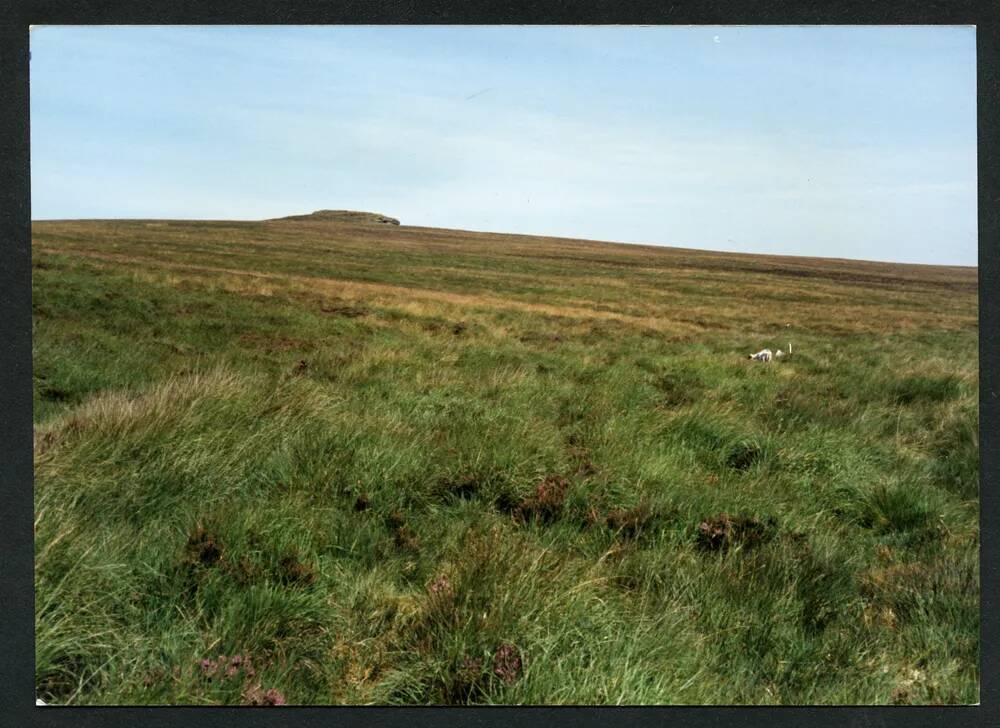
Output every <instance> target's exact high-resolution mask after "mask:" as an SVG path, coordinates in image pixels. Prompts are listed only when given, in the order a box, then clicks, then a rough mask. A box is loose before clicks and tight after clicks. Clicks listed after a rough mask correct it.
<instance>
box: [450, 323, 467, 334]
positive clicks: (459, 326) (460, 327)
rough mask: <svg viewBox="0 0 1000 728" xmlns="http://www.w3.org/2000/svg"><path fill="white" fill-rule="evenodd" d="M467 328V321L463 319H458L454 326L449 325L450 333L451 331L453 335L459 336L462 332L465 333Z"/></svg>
mask: <svg viewBox="0 0 1000 728" xmlns="http://www.w3.org/2000/svg"><path fill="white" fill-rule="evenodd" d="M468 328H469V325H468V324H467V323H465V322H464V321H459V322H458V323H456V324H455V325H454V326H452V327H451V333H453V334H454V335H455V336H461V335H462V334H464V333H465V331H466V329H468Z"/></svg>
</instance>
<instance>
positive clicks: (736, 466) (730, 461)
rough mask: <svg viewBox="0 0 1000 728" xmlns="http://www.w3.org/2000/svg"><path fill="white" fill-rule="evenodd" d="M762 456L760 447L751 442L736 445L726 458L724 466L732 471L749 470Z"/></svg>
mask: <svg viewBox="0 0 1000 728" xmlns="http://www.w3.org/2000/svg"><path fill="white" fill-rule="evenodd" d="M762 456H763V452H762V451H761V449H760V447H759V446H758V445H757V444H756V443H753V442H748V441H743V442H738V443H736V444H735V445H734V446H733V447H732V449H731V450H730V451H729V455H728V456H727V457H726V465H727V466H729V467H730V468H732V469H733V470H741V471H742V470H749V469H750V468H751V467H752V466H753V465H754V463H756V462H757V461H759V460H760V459H761V457H762Z"/></svg>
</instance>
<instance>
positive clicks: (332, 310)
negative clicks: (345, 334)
mask: <svg viewBox="0 0 1000 728" xmlns="http://www.w3.org/2000/svg"><path fill="white" fill-rule="evenodd" d="M319 310H320V311H322V312H323V313H329V314H334V315H336V316H343V317H345V318H358V317H360V316H367V315H368V314H369V313H371V312H370V311H369V310H368V309H367V308H363V307H361V306H349V305H346V304H334V305H321V306H320V307H319Z"/></svg>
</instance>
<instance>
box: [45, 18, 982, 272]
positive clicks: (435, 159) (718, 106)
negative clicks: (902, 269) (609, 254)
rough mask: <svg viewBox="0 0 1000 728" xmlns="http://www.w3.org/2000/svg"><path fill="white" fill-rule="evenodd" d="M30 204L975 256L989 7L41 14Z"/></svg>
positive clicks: (895, 257)
mask: <svg viewBox="0 0 1000 728" xmlns="http://www.w3.org/2000/svg"><path fill="white" fill-rule="evenodd" d="M31 55H32V57H31V156H32V159H31V172H32V174H31V177H32V181H31V185H32V218H33V219H36V220H41V219H54V218H185V219H225V220H258V219H263V218H269V217H278V216H282V215H291V214H299V213H305V212H311V211H313V210H318V209H352V210H367V211H373V212H380V213H383V214H387V215H391V216H393V217H396V218H399V219H400V220H401V221H402V222H403V224H411V225H426V226H434V227H447V228H460V229H467V230H487V231H496V232H510V233H530V234H539V235H557V236H566V237H577V238H588V239H594V240H611V241H619V242H636V243H646V244H654V245H672V246H679V247H688V248H702V249H709V250H729V251H740V252H752V253H776V254H788V255H809V256H823V257H837V258H857V259H865V260H886V261H900V262H914V263H937V264H949V265H975V264H976V261H977V256H978V253H977V220H976V208H977V192H976V190H977V188H976V71H975V29H974V28H973V27H972V26H961V27H959V26H955V27H951V26H936V27H920V26H893V27H860V26H859V27H836V26H818V27H817V26H814V27H795V26H782V27H776V26H771V27H737V26H693V27H686V26H659V27H640V26H603V27H600V26H550V27H525V26H503V27H477V26H437V27H426V26H425V27H421V26H407V27H402V26H395V27H390V26H386V27H373V26H353V27H345V26H340V27H336V26H286V27H267V26H256V27H250V26H246V27H239V26H231V27H226V26H216V27H197V26H186V27H169V26H160V27H156V26H152V27H151V26H131V27H129V26H105V27H102V26H78V27H72V26H41V27H34V28H33V29H32V32H31Z"/></svg>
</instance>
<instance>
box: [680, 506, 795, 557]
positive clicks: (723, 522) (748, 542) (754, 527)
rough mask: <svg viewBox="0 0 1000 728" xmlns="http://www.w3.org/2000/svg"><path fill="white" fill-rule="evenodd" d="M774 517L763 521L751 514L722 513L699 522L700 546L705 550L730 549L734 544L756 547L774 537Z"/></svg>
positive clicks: (698, 539)
mask: <svg viewBox="0 0 1000 728" xmlns="http://www.w3.org/2000/svg"><path fill="white" fill-rule="evenodd" d="M776 526H777V524H776V522H775V521H774V519H773V518H768V519H767V520H766V521H761V520H759V519H757V518H753V517H750V516H730V515H728V514H726V513H720V514H718V515H716V516H712V517H711V518H707V519H705V520H704V521H702V522H701V523H699V524H698V538H697V543H698V547H699V548H701V549H703V550H705V551H728V550H729V548H731V547H733V546H742V547H744V548H754V547H756V546H759V545H761V544H762V543H766V542H767V541H770V540H771V539H772V538H773V537H774V531H775V529H776Z"/></svg>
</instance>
